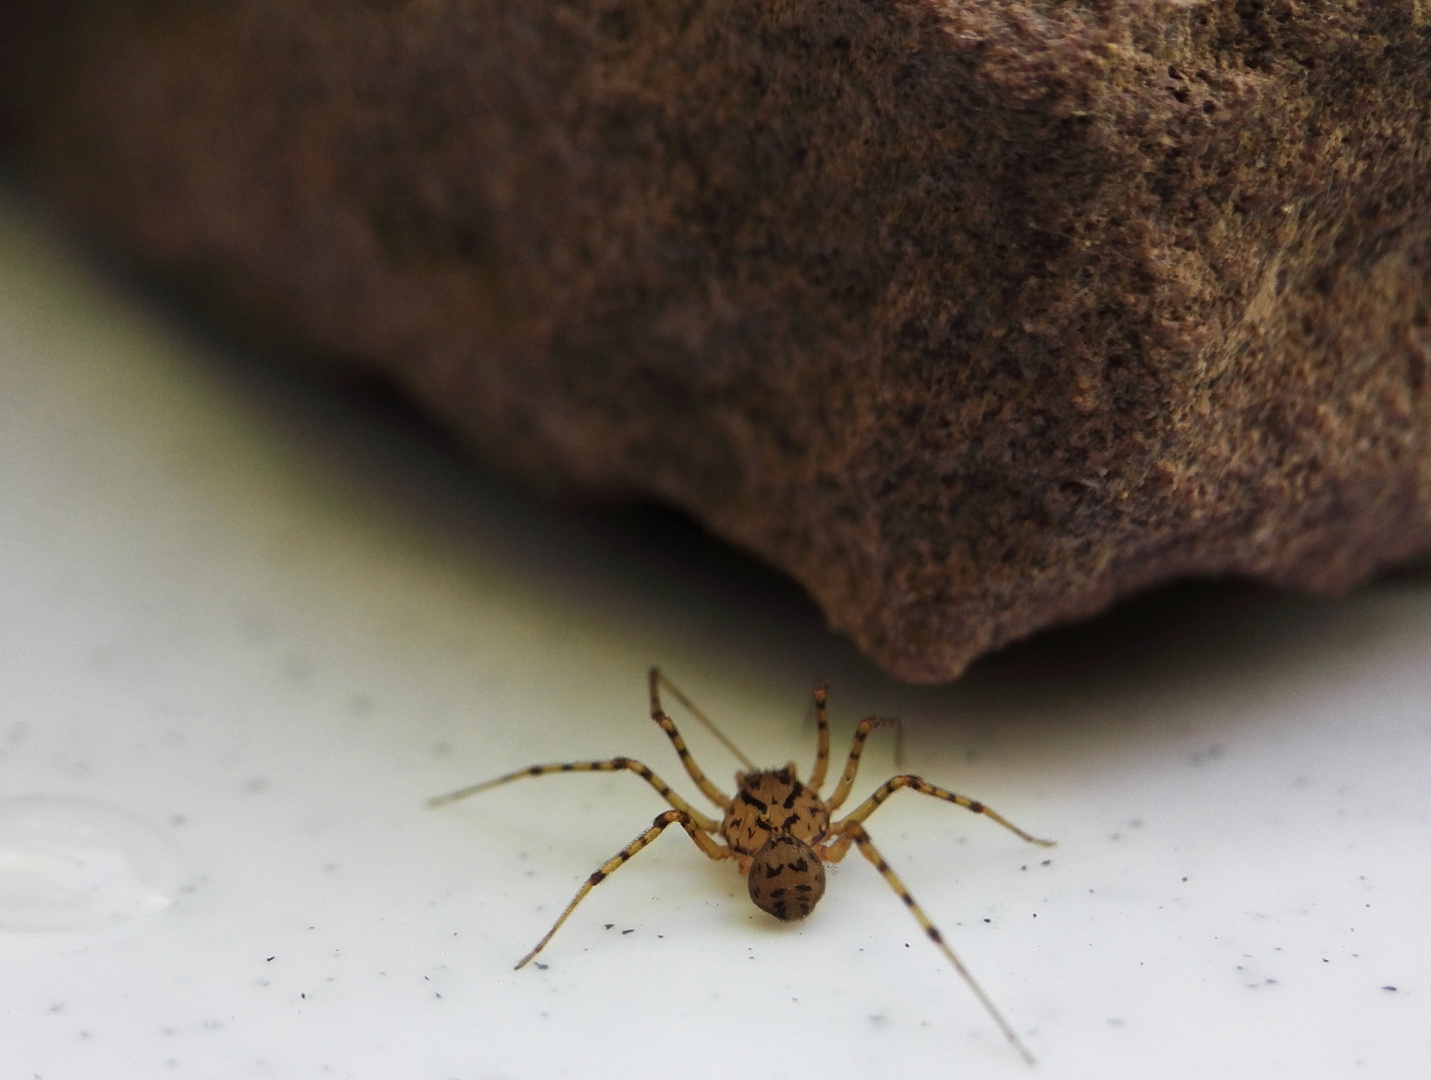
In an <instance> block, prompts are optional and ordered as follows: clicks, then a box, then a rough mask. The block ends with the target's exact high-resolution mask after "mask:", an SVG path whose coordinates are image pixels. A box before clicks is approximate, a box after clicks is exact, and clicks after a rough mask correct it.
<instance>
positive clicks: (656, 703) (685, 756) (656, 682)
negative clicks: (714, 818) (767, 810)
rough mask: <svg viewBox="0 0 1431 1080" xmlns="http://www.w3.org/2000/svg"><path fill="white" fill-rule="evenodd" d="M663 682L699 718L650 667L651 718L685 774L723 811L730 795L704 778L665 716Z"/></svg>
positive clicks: (743, 758) (663, 677) (667, 680)
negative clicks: (667, 740)
mask: <svg viewBox="0 0 1431 1080" xmlns="http://www.w3.org/2000/svg"><path fill="white" fill-rule="evenodd" d="M663 683H664V684H665V685H666V687H667V688H668V689H670V690H672V691H674V692H675V694H676V696H677V698H678V699H680V700H681V703H682V704H684V705H686V707H687V708H690V709H691V714H692V715H693V716H695V717H696V718H697V719H701V716H700V714H699V713H697V712H696V711H695V709H694V708H693V707H692V706H691V705H690V704H689V703H688V702H686V701H685V695H683V694H682V693H681V692H680V691H679V690H676V688H675V687H673V686H671V683H670V680H669V679H667V678H666V677H665V676H664V675H662V674H661V671H660V669H659V668H652V669H651V719H652V720H654V721H656V723H657V724H659V725H660V726H661V730H662V731H664V732H665V733H666V738H668V739H670V740H671V745H672V746H673V747H675V748H676V756H677V757H679V758H680V759H681V764H682V765H684V766H685V767H686V773H687V775H689V776H690V778H691V779H692V780H694V781H695V782H696V787H698V788H700V789H701V791H702V792H703V793H704V794H705V797H706V798H707V799H709V800H710V801H711V802H713V803H715V804H716V806H718V807H720V809H721V811H722V812H724V810H725V808H726V807H727V806H729V805H730V796H729V795H726V794H723V793H722V792H721V789H720V788H718V787H716V786H715V785H714V784H712V783H711V782H710V780H708V779H707V778H706V774H705V773H703V772H701V767H700V766H699V765H697V764H696V759H695V758H693V757H691V752H690V751H689V750H688V749H686V740H685V739H683V738H681V733H680V732H679V731H677V730H676V722H675V721H674V720H672V719H671V718H670V717H669V716H667V715H666V711H665V710H664V709H662V708H661V684H663ZM705 724H706V726H707V727H709V728H710V729H711V730H712V731H716V728H715V725H714V724H712V723H711V722H710V721H709V720H706V721H705ZM717 734H719V732H717ZM720 738H721V740H722V741H725V736H723V735H722V736H720ZM726 745H727V746H728V747H730V748H731V749H734V747H733V746H732V744H730V743H729V742H727V743H726ZM735 753H736V756H737V757H739V758H740V759H741V760H742V761H744V760H746V759H745V755H744V754H742V753H740V751H739V750H736V751H735Z"/></svg>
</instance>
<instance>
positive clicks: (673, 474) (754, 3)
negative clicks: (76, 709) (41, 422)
mask: <svg viewBox="0 0 1431 1080" xmlns="http://www.w3.org/2000/svg"><path fill="white" fill-rule="evenodd" d="M0 20H4V21H5V22H6V23H7V25H3V26H0V31H3V33H0V72H3V74H0V93H3V102H4V105H3V108H4V116H5V120H6V125H7V127H8V129H9V130H10V132H11V137H12V138H13V139H14V140H15V141H16V144H17V145H18V146H19V147H20V149H21V151H22V153H23V154H24V155H25V157H26V159H27V161H28V162H29V164H30V166H31V168H32V170H33V175H34V176H35V177H36V179H37V181H38V183H39V184H40V186H41V188H42V190H44V191H46V192H48V193H50V194H51V195H52V196H53V197H55V198H57V199H59V200H61V201H62V202H63V204H64V205H66V206H67V207H68V208H69V209H70V210H71V211H72V212H74V213H76V214H77V215H79V216H80V218H81V219H82V220H84V221H85V222H87V223H89V224H91V225H93V226H97V227H99V228H102V229H104V230H106V231H107V232H108V234H109V235H110V236H112V237H113V238H114V239H115V240H116V241H117V242H118V243H119V244H120V245H121V246H122V248H123V249H124V250H126V251H127V252H129V253H131V254H132V255H134V256H135V257H137V258H139V259H141V260H143V261H144V262H146V263H148V264H149V265H152V266H156V267H159V268H161V269H163V270H165V271H167V272H171V273H173V274H175V275H177V276H179V277H181V278H182V279H184V280H185V281H187V282H189V283H190V284H191V285H193V286H194V287H196V288H199V289H202V290H205V291H206V292H208V293H209V294H210V295H212V296H215V297H220V298H222V300H223V302H225V303H226V304H228V305H230V306H231V308H233V309H234V310H236V311H238V312H241V313H244V314H245V316H246V317H250V318H252V319H255V320H261V321H262V322H263V323H264V324H265V325H267V326H270V327H279V328H282V329H283V330H284V331H285V332H287V333H291V334H294V335H296V336H298V337H300V338H301V339H302V340H304V341H306V342H307V343H309V344H310V345H313V346H316V347H317V349H318V350H320V351H321V352H323V353H324V354H326V355H328V356H330V357H338V358H345V359H340V360H335V361H334V363H336V364H340V365H341V364H344V363H351V364H357V365H363V366H366V367H369V368H378V369H381V370H383V371H386V372H388V373H390V374H391V375H392V377H393V378H394V379H396V380H398V381H400V382H401V383H402V384H403V385H404V386H405V387H407V388H408V389H409V391H410V392H411V393H412V394H413V395H414V396H415V397H416V398H417V399H419V400H421V401H423V402H425V403H426V404H427V405H428V406H429V407H430V408H431V409H432V410H434V411H435V412H436V413H438V414H440V415H441V416H442V417H443V418H444V419H445V421H446V422H448V423H450V424H451V425H453V426H454V427H455V428H457V429H458V430H460V431H461V433H462V434H463V436H464V437H465V438H466V439H467V440H468V441H469V442H470V444H471V445H472V446H473V447H474V449H475V450H476V451H477V452H478V453H480V454H481V455H482V456H484V457H485V458H487V459H488V460H492V461H495V462H498V463H500V464H502V465H503V466H505V467H508V468H511V469H514V470H517V471H518V472H520V473H522V474H524V475H526V476H528V477H529V478H531V479H533V480H534V481H536V482H538V483H541V484H545V485H549V486H557V487H568V488H574V489H582V490H589V491H597V492H607V493H616V494H624V493H642V494H649V495H653V496H655V497H658V498H661V499H664V500H666V501H669V502H671V503H673V504H675V505H677V506H681V507H684V508H685V509H687V510H689V511H690V512H691V513H692V514H694V515H695V516H696V517H698V518H699V519H700V520H702V521H704V522H705V523H706V524H707V525H708V526H709V527H710V528H711V529H713V530H714V531H715V532H717V533H719V534H721V535H723V536H725V537H728V538H729V539H731V540H733V541H735V542H736V543H738V544H741V545H743V546H745V547H747V548H749V549H750V550H752V551H754V552H757V553H759V554H760V555H762V556H764V557H765V558H767V559H769V560H771V561H772V562H774V563H776V564H777V565H779V566H781V567H783V568H785V569H786V570H787V571H788V572H789V573H791V574H792V575H794V576H795V577H796V578H797V579H798V580H800V581H801V582H803V583H804V584H805V585H806V587H808V588H809V590H810V591H811V593H812V594H813V595H814V596H815V597H816V599H817V600H818V601H819V603H820V604H821V605H822V606H823V608H824V609H825V611H826V613H827V615H828V616H829V618H830V620H831V621H832V623H833V624H835V625H836V626H838V627H840V628H842V629H844V630H845V631H847V632H849V633H850V634H851V635H852V636H853V637H854V638H855V639H856V640H857V641H858V642H859V644H860V645H861V646H862V647H863V648H864V649H866V650H867V651H868V652H869V653H870V654H871V655H873V656H874V657H875V658H876V659H877V660H878V661H879V662H880V663H882V664H883V665H885V666H886V667H887V668H889V669H890V670H891V671H893V672H895V673H897V674H899V675H902V676H904V677H906V678H909V679H914V680H940V679H947V678H951V677H954V676H956V675H957V674H958V673H959V672H960V671H961V670H962V668H963V667H964V665H965V664H966V663H967V662H968V661H969V660H970V659H972V658H973V657H974V656H976V655H978V654H979V653H981V652H983V651H985V650H988V649H990V648H992V647H995V646H997V645H999V644H1000V643H1002V642H1004V641H1007V640H1009V639H1011V638H1014V637H1017V636H1020V635H1023V634H1026V633H1028V632H1030V631H1032V630H1034V629H1036V628H1038V627H1040V626H1042V625H1046V624H1049V623H1051V622H1055V621H1060V620H1066V619H1070V618H1075V617H1078V616H1081V615H1084V614H1087V613H1090V612H1093V611H1096V610H1098V609H1100V608H1101V607H1103V606H1105V605H1106V604H1107V603H1109V602H1110V601H1111V600H1113V599H1114V598H1116V597H1117V596H1119V595H1122V594H1125V593H1127V592H1129V591H1132V590H1136V589H1139V588H1142V587H1145V586H1148V585H1150V584H1153V583H1156V582H1159V581H1163V580H1166V579H1169V578H1173V577H1176V576H1182V575H1192V574H1212V575H1221V574H1242V575H1249V576H1252V577H1256V578H1260V579H1264V580H1268V581H1272V582H1276V583H1282V584H1287V585H1293V586H1298V587H1302V588H1307V589H1312V590H1333V589H1341V588H1344V587H1347V586H1349V585H1351V584H1353V583H1355V582H1356V581H1357V580H1358V579H1360V578H1362V577H1363V576H1365V575H1366V574H1368V573H1370V572H1371V571H1373V570H1374V569H1375V568H1376V567H1378V566H1379V565H1383V564H1385V563H1388V562H1391V561H1395V560H1399V559H1402V558H1405V557H1407V556H1408V555H1410V554H1412V553H1414V552H1416V551H1418V550H1421V549H1424V548H1426V547H1427V546H1429V545H1431V441H1429V440H1428V435H1431V379H1429V378H1428V375H1431V372H1428V368H1431V315H1428V312H1431V296H1429V295H1428V293H1431V284H1429V283H1428V274H1427V268H1428V259H1431V247H1428V238H1431V181H1428V178H1427V163H1428V147H1431V130H1428V129H1431V119H1428V116H1431V110H1428V109H1427V106H1426V102H1427V101H1431V8H1428V5H1427V4H1426V3H1424V2H1422V0H1405V2H1391V0H1388V2H1386V3H1363V4H1359V5H1358V4H1333V3H1326V4H1324V3H1293V2H1283V0H1260V2H1236V3H1233V2H1207V3H1201V2H1197V0H1184V2H1176V3H1170V2H1148V3H1118V2H1107V3H1058V2H1053V0H1038V2H1032V0H1030V2H1015V0H1010V2H1002V3H1000V2H992V3H975V2H973V0H969V2H959V0H909V2H900V3H894V2H888V3H880V2H876V0H573V2H567V3H558V2H555V0H491V2H487V3H480V4H474V3H471V2H470V0H427V2H424V3H416V2H409V3H403V2H399V0H388V2H379V0H370V2H367V3H356V2H354V3H338V2H334V0H328V2H317V0H230V2H212V3H202V4H199V3H168V2H155V0H149V2H137V0H105V2H103V3H98V2H96V3H83V2H75V3H70V4H66V5H51V4H43V3H37V2H34V0H9V3H8V4H7V5H6V6H5V7H4V8H3V9H0Z"/></svg>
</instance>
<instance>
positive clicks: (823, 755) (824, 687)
mask: <svg viewBox="0 0 1431 1080" xmlns="http://www.w3.org/2000/svg"><path fill="white" fill-rule="evenodd" d="M829 696H830V684H829V683H827V682H821V683H820V685H819V686H817V687H815V767H814V768H813V769H811V770H810V783H809V785H808V787H809V788H810V790H811V791H813V792H814V793H815V794H816V795H818V794H820V789H821V788H822V787H824V786H825V773H826V772H827V771H828V769H829V767H830V720H829V717H828V716H827V715H826V713H825V702H826V700H828V698H829Z"/></svg>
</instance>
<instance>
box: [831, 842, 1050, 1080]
mask: <svg viewBox="0 0 1431 1080" xmlns="http://www.w3.org/2000/svg"><path fill="white" fill-rule="evenodd" d="M843 830H844V835H843V836H841V837H840V840H842V841H845V843H844V846H843V848H842V849H841V850H840V856H843V855H844V853H845V852H846V851H848V850H849V843H848V840H847V839H846V838H848V839H852V840H853V841H854V842H855V843H856V844H857V845H859V849H860V854H861V855H863V856H864V857H865V858H866V859H868V860H869V861H870V863H871V864H873V866H874V868H875V869H876V870H878V871H879V874H880V877H882V878H884V880H885V883H886V884H888V885H889V887H890V888H891V889H893V890H894V891H895V895H897V896H898V897H899V898H900V899H901V900H903V901H904V906H905V907H907V908H908V909H909V913H910V914H911V915H913V916H914V920H915V922H917V923H919V925H920V927H921V928H922V929H923V930H924V933H925V935H926V936H928V938H929V940H930V941H932V942H934V944H935V945H936V946H937V947H938V948H939V951H940V952H942V953H943V954H944V956H945V957H946V958H947V959H948V961H949V962H950V963H951V964H953V965H954V970H955V971H957V972H958V973H959V975H960V977H961V978H962V979H963V980H964V982H965V984H966V985H967V986H968V987H969V989H970V990H972V991H973V992H974V996H975V997H976V998H978V999H979V1003H980V1004H981V1005H983V1006H984V1010H985V1011H986V1012H987V1013H988V1014H989V1015H990V1016H991V1017H993V1019H994V1023H995V1024H997V1025H998V1026H999V1030H1000V1031H1002V1032H1003V1033H1004V1038H1006V1039H1008V1040H1009V1042H1010V1043H1011V1044H1012V1045H1013V1048H1014V1049H1015V1050H1017V1051H1018V1052H1019V1056H1020V1057H1022V1058H1023V1059H1024V1060H1025V1061H1026V1062H1028V1063H1029V1064H1030V1065H1034V1064H1037V1062H1036V1061H1035V1059H1034V1056H1033V1054H1032V1053H1030V1052H1029V1048H1028V1047H1027V1046H1025V1045H1024V1043H1023V1040H1022V1039H1020V1038H1019V1037H1018V1035H1017V1033H1015V1031H1014V1029H1013V1028H1012V1027H1011V1026H1010V1025H1009V1022H1008V1021H1007V1020H1005V1019H1004V1017H1003V1014H1002V1013H1000V1012H999V1010H998V1009H996V1008H995V1007H994V1003H993V1001H991V1000H990V999H989V995H988V994H986V993H984V988H983V987H981V986H980V985H979V984H978V982H977V981H976V980H975V979H974V976H973V975H972V974H970V972H969V969H968V968H966V967H965V966H964V963H963V961H961V960H960V959H959V957H958V956H957V955H955V953H954V950H953V949H951V948H950V947H949V944H948V943H947V942H946V941H945V940H944V935H943V934H941V933H940V932H939V930H938V929H937V928H936V927H935V925H934V924H933V923H932V922H930V921H929V916H928V915H926V914H924V909H923V908H921V907H920V906H919V904H918V903H916V902H915V899H914V897H913V896H911V895H910V893H909V890H908V889H906V888H905V887H904V882H902V881H900V880H899V875H898V874H896V873H895V872H894V871H893V870H891V869H890V866H889V863H887V862H885V861H884V856H883V855H881V854H880V853H879V850H878V849H877V848H876V847H875V846H874V844H873V843H871V842H870V837H869V833H867V832H865V830H864V826H863V825H861V824H859V822H857V821H852V820H850V819H849V818H847V819H845V822H844V823H843ZM839 846H840V842H839V841H836V843H835V844H832V845H830V847H831V848H838V847H839ZM821 857H822V858H823V857H824V856H823V855H822V856H821ZM832 861H833V860H832Z"/></svg>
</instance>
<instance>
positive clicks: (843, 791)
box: [825, 716, 899, 814]
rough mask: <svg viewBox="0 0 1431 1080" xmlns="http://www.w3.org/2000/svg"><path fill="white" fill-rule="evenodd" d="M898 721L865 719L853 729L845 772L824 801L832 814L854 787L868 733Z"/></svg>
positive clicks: (875, 718) (872, 717) (897, 724)
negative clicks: (853, 733) (853, 735)
mask: <svg viewBox="0 0 1431 1080" xmlns="http://www.w3.org/2000/svg"><path fill="white" fill-rule="evenodd" d="M898 726H899V721H898V720H885V719H882V718H881V717H878V716H870V717H866V718H865V719H864V720H861V721H860V723H859V726H858V727H857V728H855V737H854V739H853V740H852V741H851V743H850V756H849V757H848V758H846V759H845V771H844V773H842V774H841V776H840V782H839V784H838V785H836V787H835V790H834V791H833V792H832V793H831V795H830V797H829V798H828V799H826V800H825V806H826V807H827V808H828V809H829V811H830V813H831V814H833V813H834V812H835V811H836V810H838V809H839V808H840V807H841V806H843V805H844V803H845V800H846V799H847V798H849V796H850V788H852V787H854V786H855V776H856V774H857V773H859V771H860V755H861V754H863V753H864V752H865V740H866V739H868V738H869V737H870V732H871V731H874V730H875V729H876V728H882V727H898Z"/></svg>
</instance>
